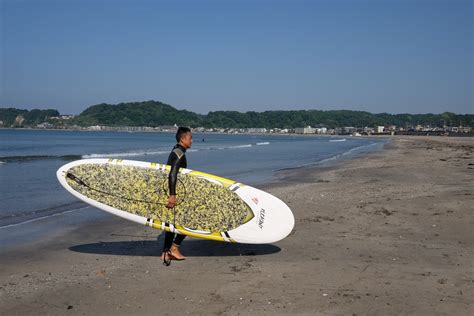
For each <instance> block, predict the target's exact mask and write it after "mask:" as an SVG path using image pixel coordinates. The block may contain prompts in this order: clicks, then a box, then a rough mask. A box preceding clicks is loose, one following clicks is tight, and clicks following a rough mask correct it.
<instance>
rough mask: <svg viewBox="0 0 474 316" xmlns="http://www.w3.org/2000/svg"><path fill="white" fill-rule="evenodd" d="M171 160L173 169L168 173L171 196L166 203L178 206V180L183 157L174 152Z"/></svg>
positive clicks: (170, 206) (170, 205) (169, 206)
mask: <svg viewBox="0 0 474 316" xmlns="http://www.w3.org/2000/svg"><path fill="white" fill-rule="evenodd" d="M171 155H172V160H171V163H170V165H171V170H170V173H169V175H168V189H169V194H170V197H169V199H168V204H167V205H166V206H167V207H168V208H172V207H175V206H176V183H177V182H178V171H179V168H180V165H181V157H178V155H177V154H176V153H175V152H173V153H172V154H171Z"/></svg>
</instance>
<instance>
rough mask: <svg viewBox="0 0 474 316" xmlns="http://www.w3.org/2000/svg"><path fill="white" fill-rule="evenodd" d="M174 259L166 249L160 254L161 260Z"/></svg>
mask: <svg viewBox="0 0 474 316" xmlns="http://www.w3.org/2000/svg"><path fill="white" fill-rule="evenodd" d="M172 259H174V256H173V255H172V254H170V253H169V252H167V251H163V252H162V253H161V256H160V260H161V261H169V260H172Z"/></svg>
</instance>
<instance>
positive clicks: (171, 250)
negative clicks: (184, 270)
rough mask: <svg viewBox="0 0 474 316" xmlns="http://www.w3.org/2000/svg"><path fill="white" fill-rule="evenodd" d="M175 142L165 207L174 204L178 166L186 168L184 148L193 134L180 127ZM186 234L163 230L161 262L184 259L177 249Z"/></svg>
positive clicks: (189, 143)
mask: <svg viewBox="0 0 474 316" xmlns="http://www.w3.org/2000/svg"><path fill="white" fill-rule="evenodd" d="M176 142H177V144H176V145H175V146H174V147H173V150H172V151H171V153H170V155H169V157H168V162H167V164H168V165H170V166H171V170H170V173H169V176H168V188H169V198H168V204H167V205H166V207H168V208H170V209H171V208H173V207H175V206H176V183H177V181H178V171H179V168H186V167H187V161H186V150H187V149H188V148H191V145H192V144H193V135H192V133H191V130H190V129H189V128H188V127H180V128H178V131H177V132H176ZM185 237H186V235H180V234H175V233H171V232H165V242H164V245H163V252H162V253H161V260H163V264H165V265H169V264H170V261H171V260H172V259H175V260H184V259H186V257H185V256H183V255H182V254H181V252H180V251H179V247H180V245H181V242H182V241H183V239H184V238H185Z"/></svg>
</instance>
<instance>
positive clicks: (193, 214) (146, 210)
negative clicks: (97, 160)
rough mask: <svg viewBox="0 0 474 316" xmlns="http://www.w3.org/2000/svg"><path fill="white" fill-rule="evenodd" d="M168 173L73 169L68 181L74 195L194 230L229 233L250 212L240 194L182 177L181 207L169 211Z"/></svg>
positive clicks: (179, 188) (121, 168)
mask: <svg viewBox="0 0 474 316" xmlns="http://www.w3.org/2000/svg"><path fill="white" fill-rule="evenodd" d="M168 173H169V171H168V170H167V171H162V170H157V169H149V168H141V167H135V166H122V165H112V164H83V165H78V166H75V167H72V168H71V169H69V170H68V176H67V177H66V180H67V182H68V184H69V185H70V186H71V187H72V188H73V189H74V190H76V191H78V192H79V193H81V194H83V195H85V196H87V197H89V198H91V199H94V200H97V201H99V202H101V203H103V204H106V205H110V206H112V207H114V208H116V209H119V210H124V211H127V212H129V213H133V214H137V215H140V216H143V217H146V218H152V219H154V220H159V221H161V222H167V223H172V224H175V225H182V226H185V227H188V228H191V229H197V230H203V231H211V232H222V231H228V230H231V229H234V228H236V227H238V226H240V225H241V224H242V223H243V222H244V221H245V219H246V217H247V214H248V212H250V210H249V207H248V205H247V204H245V202H243V201H242V200H241V199H240V198H239V196H238V195H237V194H236V193H235V192H233V191H231V190H229V189H227V188H226V187H224V186H221V185H219V184H215V183H211V182H209V181H207V180H205V179H202V178H199V177H196V176H191V175H184V174H179V176H178V184H177V188H176V195H177V201H178V204H177V205H176V206H175V207H174V208H173V209H168V208H167V207H166V204H167V201H168Z"/></svg>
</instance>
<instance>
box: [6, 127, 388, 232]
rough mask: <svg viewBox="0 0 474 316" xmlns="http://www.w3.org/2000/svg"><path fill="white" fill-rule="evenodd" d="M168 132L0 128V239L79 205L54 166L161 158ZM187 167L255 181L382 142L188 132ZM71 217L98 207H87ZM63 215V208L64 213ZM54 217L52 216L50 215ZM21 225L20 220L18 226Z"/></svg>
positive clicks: (170, 137)
mask: <svg viewBox="0 0 474 316" xmlns="http://www.w3.org/2000/svg"><path fill="white" fill-rule="evenodd" d="M174 137H175V135H174V134H172V133H139V132H133V133H130V132H93V131H57V130H18V129H0V193H1V194H0V241H2V238H5V233H6V228H12V227H14V228H15V229H16V230H17V229H18V228H19V227H20V226H21V225H23V224H25V223H32V222H34V223H35V225H40V224H41V223H40V222H41V221H42V220H45V219H48V222H49V223H51V224H54V223H55V222H58V221H63V220H64V219H63V218H61V216H71V215H70V214H72V213H74V212H75V211H78V212H79V211H81V210H83V209H85V208H86V205H85V204H84V203H82V202H80V201H78V200H77V199H76V198H74V197H73V196H72V195H71V194H69V193H68V192H67V191H66V190H64V189H63V188H62V187H61V186H60V184H59V182H58V180H57V179H56V170H57V169H58V168H59V167H60V166H62V165H64V164H66V163H67V162H69V161H72V160H77V159H83V158H96V157H107V158H120V159H131V160H141V161H154V162H158V163H165V162H166V161H167V158H168V155H169V152H170V150H171V149H172V147H173V146H174V144H175V143H176V141H175V138H174ZM193 140H194V142H193V146H192V148H191V149H189V150H188V152H187V157H188V168H189V169H194V170H200V171H204V172H207V173H211V174H216V175H219V176H223V177H226V178H230V179H233V180H236V181H238V182H242V183H246V184H249V185H253V186H256V187H258V185H259V184H263V183H267V182H271V181H272V179H273V177H274V176H275V173H276V172H278V171H279V170H284V169H289V168H297V167H303V166H309V165H316V164H323V163H327V162H329V161H336V160H338V159H343V158H350V157H351V156H354V155H356V154H360V153H364V152H368V151H374V150H378V149H380V148H381V147H382V145H383V143H384V141H383V140H378V139H369V138H360V137H342V136H339V137H318V136H299V135H242V134H235V135H228V134H198V133H196V134H194V135H193ZM87 208H88V209H89V211H88V212H83V213H84V214H83V215H81V216H79V215H77V214H76V215H75V221H80V222H83V221H87V220H92V219H95V218H97V217H101V216H111V215H108V214H107V213H105V212H102V211H99V210H96V209H94V211H91V210H90V209H93V208H92V207H87ZM68 214H69V215H68ZM53 217H54V218H53ZM23 226H26V225H23Z"/></svg>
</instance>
